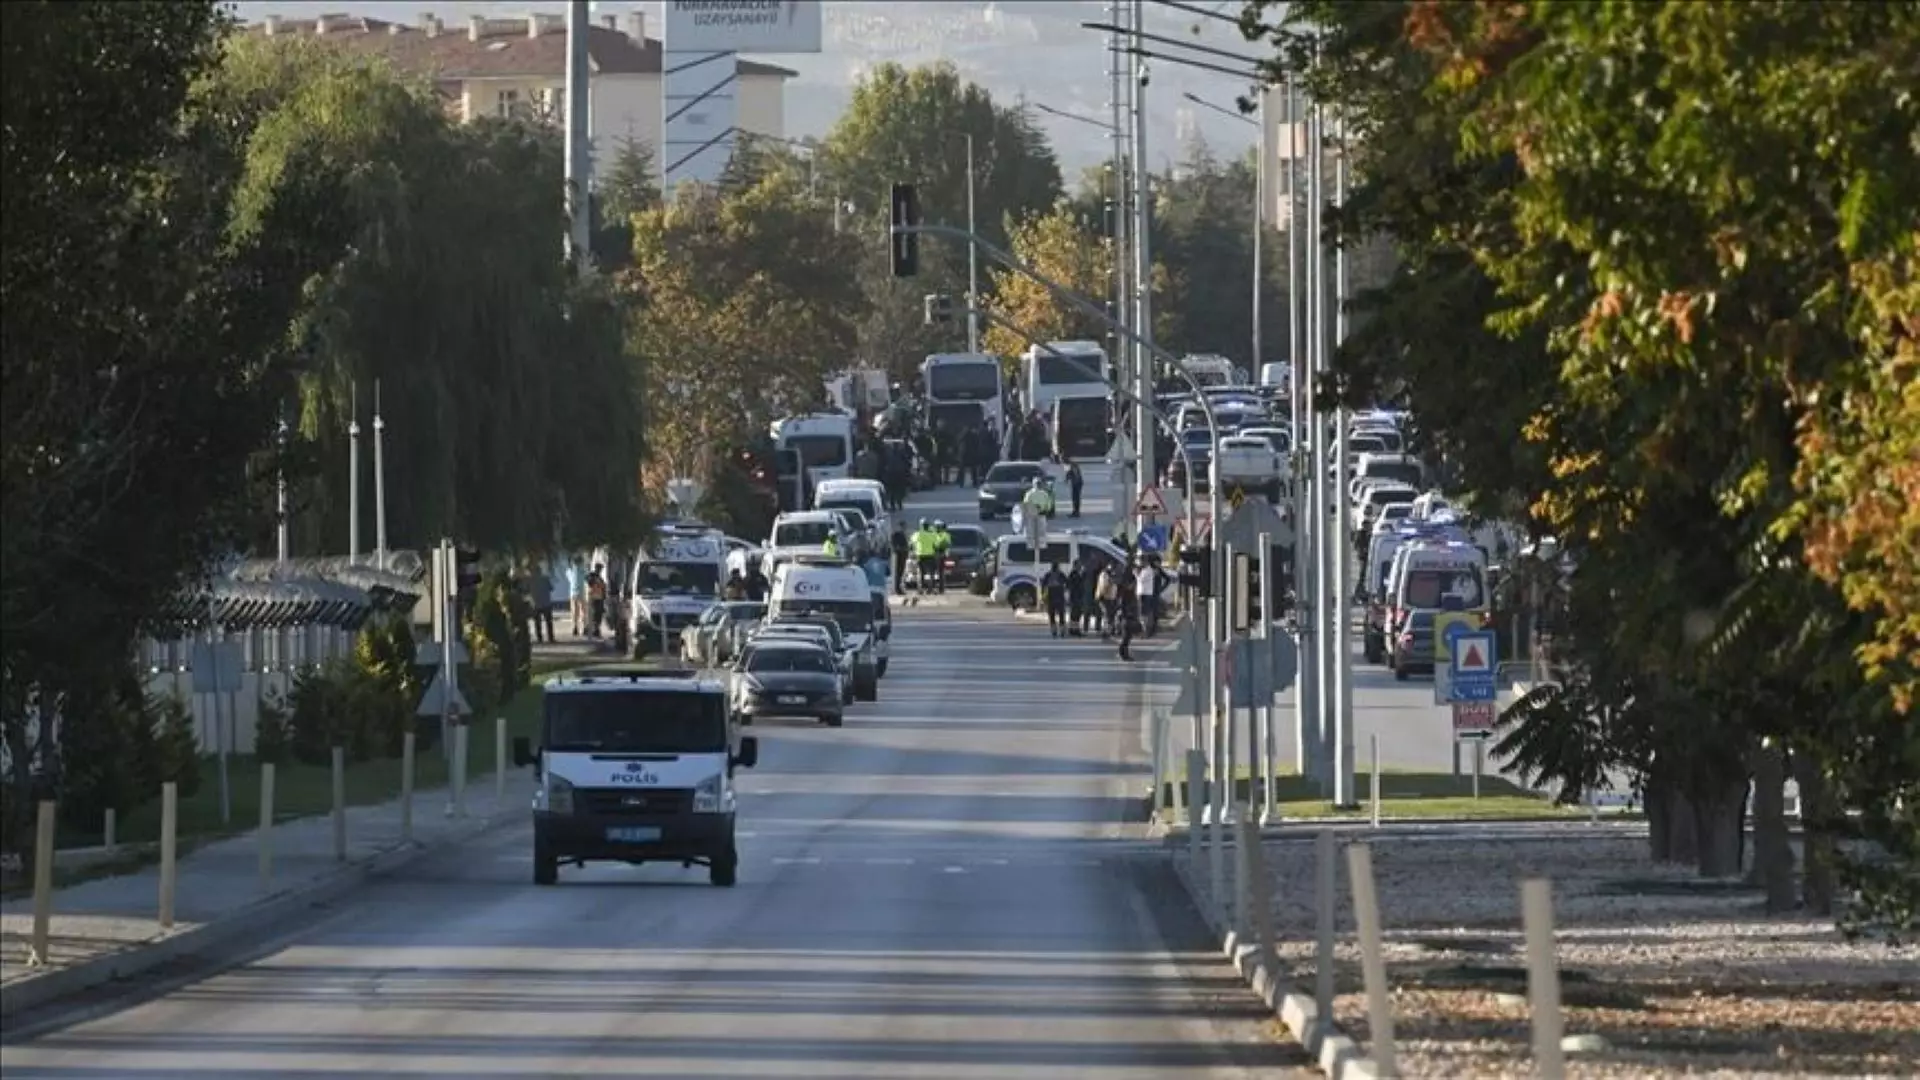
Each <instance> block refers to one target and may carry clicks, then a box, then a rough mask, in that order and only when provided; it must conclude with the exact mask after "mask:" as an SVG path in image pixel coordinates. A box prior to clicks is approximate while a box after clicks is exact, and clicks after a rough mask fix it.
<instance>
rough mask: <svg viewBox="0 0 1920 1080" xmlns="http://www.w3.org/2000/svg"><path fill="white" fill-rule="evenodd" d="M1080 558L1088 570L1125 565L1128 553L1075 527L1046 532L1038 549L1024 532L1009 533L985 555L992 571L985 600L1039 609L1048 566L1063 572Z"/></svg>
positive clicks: (1017, 609)
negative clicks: (1041, 590)
mask: <svg viewBox="0 0 1920 1080" xmlns="http://www.w3.org/2000/svg"><path fill="white" fill-rule="evenodd" d="M1079 562H1084V563H1085V564H1086V566H1087V569H1088V571H1089V572H1090V573H1098V572H1100V571H1102V570H1105V569H1106V568H1107V567H1108V566H1110V565H1113V564H1116V563H1117V564H1119V565H1122V566H1124V565H1126V562H1127V553H1126V552H1124V551H1121V550H1120V549H1119V548H1118V547H1117V546H1115V545H1114V544H1113V543H1112V542H1111V541H1108V540H1103V539H1101V538H1100V537H1097V536H1089V535H1087V534H1086V533H1083V532H1081V531H1079V530H1077V529H1068V530H1066V531H1064V532H1050V533H1048V534H1046V536H1045V537H1044V538H1043V539H1042V541H1041V548H1040V550H1039V551H1037V552H1036V551H1035V550H1034V549H1033V545H1032V544H1031V543H1029V542H1028V540H1027V538H1026V537H1025V536H1023V535H1020V534H1018V533H1009V534H1007V535H1005V536H1002V537H1000V538H998V539H997V540H995V541H994V543H993V551H992V554H991V555H989V556H988V559H987V566H986V570H987V572H988V573H990V574H992V575H993V590H992V592H991V593H989V594H988V600H989V601H990V602H992V603H995V604H1006V605H1007V606H1009V607H1011V608H1013V609H1014V610H1016V611H1040V610H1042V608H1041V605H1040V579H1041V578H1043V577H1045V576H1046V573H1047V569H1048V568H1049V567H1050V566H1052V565H1053V564H1054V563H1059V564H1060V570H1061V572H1062V573H1065V572H1068V571H1070V570H1072V569H1073V566H1074V564H1075V563H1079Z"/></svg>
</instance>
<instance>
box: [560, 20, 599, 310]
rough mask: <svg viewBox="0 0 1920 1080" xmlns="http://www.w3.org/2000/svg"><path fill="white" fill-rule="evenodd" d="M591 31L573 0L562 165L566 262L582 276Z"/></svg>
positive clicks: (588, 251) (588, 221)
mask: <svg viewBox="0 0 1920 1080" xmlns="http://www.w3.org/2000/svg"><path fill="white" fill-rule="evenodd" d="M592 30H593V26H592V21H591V16H590V14H589V12H588V10H587V0H572V3H569V4H568V5H567V82H566V95H567V147H566V157H565V161H564V164H565V166H566V182H567V260H568V261H569V262H570V263H572V264H573V266H574V267H575V268H576V269H577V270H578V272H580V273H583V274H584V273H585V272H586V270H587V267H588V265H589V264H590V262H591V260H592V253H593V236H592V217H591V210H590V202H589V196H588V192H589V191H590V190H592V178H593V158H592V156H591V155H590V153H589V151H588V144H589V141H590V139H591V137H592V136H591V133H590V129H589V123H588V115H589V113H588V110H589V109H591V108H592V103H591V99H590V97H589V92H588V85H589V84H588V80H589V79H590V78H591V77H592V76H591V71H592V65H591V64H589V63H588V60H587V35H588V34H590V33H592Z"/></svg>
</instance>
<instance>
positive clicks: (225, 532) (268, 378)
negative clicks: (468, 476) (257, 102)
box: [0, 2, 350, 826]
mask: <svg viewBox="0 0 1920 1080" xmlns="http://www.w3.org/2000/svg"><path fill="white" fill-rule="evenodd" d="M225 27H226V19H225V16H224V15H223V14H222V13H221V11H220V9H219V6H218V5H216V4H213V3H200V2H180V3H171V2H169V3H112V4H108V3H87V2H79V3H58V4H55V3H38V2H28V3H19V4H10V5H7V6H6V7H5V8H4V9H0V68H3V69H4V78H5V85H6V91H7V93H6V98H5V101H4V103H0V110H3V112H0V120H3V122H0V131H3V132H4V143H3V144H0V156H4V158H5V161H4V162H3V163H0V169H3V170H4V173H3V174H0V294H3V295H4V296H5V314H4V318H3V319H0V337H3V338H4V345H3V346H0V365H4V382H5V385H6V393H5V394H4V395H0V446H3V447H4V453H3V455H0V461H3V464H0V468H3V470H4V484H3V485H0V514H4V517H5V520H6V522H7V525H6V528H5V529H4V530H0V551H3V552H4V559H3V560H0V565H3V566H4V570H3V571H0V577H3V579H4V584H3V585H0V653H4V658H3V660H0V667H3V669H4V671H5V676H6V677H5V680H4V684H5V689H4V697H3V698H0V719H3V720H4V725H5V728H4V734H5V740H6V745H7V750H8V752H9V755H10V760H11V775H10V776H9V777H8V778H7V779H8V789H9V791H10V792H12V793H15V794H24V793H26V792H28V791H29V790H30V788H31V783H32V777H33V773H34V771H35V770H36V768H37V767H44V768H45V769H46V770H48V772H49V773H50V774H51V773H56V772H57V771H58V763H57V760H56V759H55V757H54V755H53V753H52V751H53V746H52V741H51V737H52V733H53V732H54V731H55V730H56V728H55V726H54V725H51V724H40V725H37V726H35V727H34V730H36V731H37V732H38V736H37V743H36V742H35V741H34V740H33V738H32V737H31V736H30V734H29V724H28V717H29V715H30V713H31V712H32V711H33V710H34V709H36V708H37V709H38V711H39V715H41V716H43V717H44V716H51V715H60V716H61V718H62V723H61V724H60V725H59V726H58V729H57V730H59V731H61V732H63V733H64V734H63V735H62V738H70V739H72V740H73V741H74V743H75V745H79V744H83V743H86V742H87V741H88V740H87V739H86V738H84V737H83V734H82V733H81V732H79V731H78V730H77V729H78V728H79V727H80V726H83V725H86V724H89V723H96V722H102V715H101V713H99V712H97V711H88V710H84V709H73V710H69V709H68V708H67V705H66V702H67V701H68V700H69V698H70V696H71V695H72V694H73V693H74V692H75V691H76V690H78V689H80V688H82V687H86V686H104V685H111V684H113V683H114V682H115V681H116V680H117V679H118V678H119V677H120V676H121V675H122V674H123V673H124V672H125V670H126V667H127V665H128V662H129V657H130V656H131V653H132V649H133V643H134V642H135V641H136V640H137V637H138V635H139V634H140V633H141V632H142V631H143V630H145V629H147V628H148V627H149V625H150V623H151V620H152V619H153V617H154V615H155V613H156V612H158V611H159V610H160V609H161V607H162V605H163V604H164V603H165V602H166V601H168V600H170V599H171V598H172V597H173V596H174V595H176V594H177V593H178V592H179V591H180V590H181V589H182V588H183V587H184V586H186V585H187V584H188V583H190V582H191V581H193V580H194V579H196V578H197V577H199V576H200V575H201V574H202V573H203V571H204V570H205V568H206V567H207V565H208V564H209V563H210V562H211V561H212V560H213V559H214V558H216V557H217V556H219V555H221V554H224V553H225V552H228V551H231V550H233V549H234V548H235V547H236V546H239V544H240V543H241V542H242V540H243V537H244V536H245V535H246V534H247V532H248V526H249V525H250V524H251V523H252V521H253V520H254V512H255V511H256V510H257V509H258V508H260V507H262V506H267V505H270V503H269V502H268V501H267V500H266V499H265V498H262V496H263V495H265V492H264V490H262V489H261V488H258V487H255V486H253V485H252V484H250V483H249V479H250V478H249V468H248V467H249V464H250V458H251V456H252V455H253V454H254V453H255V452H256V450H257V449H258V448H260V447H262V446H264V445H267V444H268V442H269V439H270V434H271V431H272V426H273V414H274V404H275V403H276V402H277V401H280V400H283V399H284V398H285V397H286V396H287V395H288V393H289V392H290V390H291V378H292V375H293V371H294V362H295V359H296V357H297V350H296V349H295V348H294V345H295V342H294V340H293V339H292V338H291V337H290V335H289V334H288V327H289V325H290V324H291V323H292V322H293V321H294V317H295V314H296V312H297V311H298V310H299V308H300V305H301V304H302V303H303V301H304V289H305V287H306V285H307V283H308V282H309V281H310V280H311V279H312V277H313V276H314V275H315V274H316V273H317V272H319V271H320V270H322V269H323V268H324V267H325V266H327V265H328V264H330V263H331V262H333V261H334V260H335V259H337V258H338V257H339V253H340V252H341V251H342V249H343V246H344V244H345V242H346V240H347V239H348V237H349V235H350V234H349V231H348V228H347V221H346V215H345V212H344V208H345V205H346V200H345V195H344V191H343V188H342V183H343V180H344V175H343V173H344V170H343V169H342V168H341V167H340V163H337V162H333V161H327V160H320V159H316V158H313V157H311V156H308V155H304V154H301V153H297V152H295V153H290V154H286V155H283V156H280V157H278V158H277V159H276V162H275V166H276V167H273V168H264V169H260V170H255V171H254V172H253V173H252V174H251V175H243V174H242V172H241V171H240V170H238V169H236V168H234V167H233V163H234V162H235V161H236V160H238V158H239V157H240V156H241V155H240V153H239V148H240V147H241V146H243V145H244V144H245V143H246V142H247V139H248V132H247V130H246V128H245V125H244V120H245V115H244V114H241V113H237V112H234V111H230V110H228V111H223V110H222V109H220V108H216V107H211V106H210V105H208V104H207V103H204V102H201V103H196V104H194V106H193V107H192V108H191V109H189V108H188V105H189V100H190V88H191V86H192V85H193V84H194V82H195V81H196V80H198V79H200V78H202V77H203V76H204V75H205V74H206V73H207V72H208V71H210V70H211V69H212V67H213V66H214V64H215V63H216V62H217V60H218V56H219V44H220V40H221V36H222V34H223V33H224V32H225ZM263 154H264V151H263ZM95 741H97V740H95ZM146 794H147V793H146V792H138V793H136V796H135V797H139V796H144V795H146ZM28 805H30V800H28V799H23V798H13V797H10V798H9V799H8V809H9V814H8V818H9V825H10V826H17V825H18V823H19V817H20V814H21V813H22V812H23V808H24V807H25V806H28Z"/></svg>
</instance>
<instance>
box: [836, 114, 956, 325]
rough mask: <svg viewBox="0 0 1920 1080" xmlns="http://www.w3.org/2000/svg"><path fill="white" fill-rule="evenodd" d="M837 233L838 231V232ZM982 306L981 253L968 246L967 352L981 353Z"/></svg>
mask: <svg viewBox="0 0 1920 1080" xmlns="http://www.w3.org/2000/svg"><path fill="white" fill-rule="evenodd" d="M966 138H967V231H968V232H970V233H976V234H977V233H978V232H979V230H978V229H976V228H975V227H974V221H973V184H974V180H973V133H972V132H967V134H966ZM836 231H837V230H836ZM979 306H980V253H979V252H978V251H975V250H974V248H973V245H971V244H969V245H967V351H968V352H970V353H977V352H979V351H980V317H979V316H978V315H975V314H974V313H973V312H974V310H975V309H976V308H978V307H979Z"/></svg>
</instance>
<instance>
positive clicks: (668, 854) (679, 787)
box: [513, 668, 760, 887]
mask: <svg viewBox="0 0 1920 1080" xmlns="http://www.w3.org/2000/svg"><path fill="white" fill-rule="evenodd" d="M540 708H541V715H540V746H539V748H538V749H535V748H534V747H533V746H532V743H531V740H529V739H527V738H526V737H524V736H522V737H520V738H517V739H515V740H514V742H513V760H514V763H515V764H517V765H520V766H522V767H526V766H532V767H533V768H534V769H535V770H536V772H535V775H536V776H537V777H538V778H539V786H538V787H537V788H536V789H535V790H534V796H533V881H534V884H536V885H552V884H553V883H554V882H556V881H558V880H559V876H560V864H561V863H563V862H566V863H572V864H574V865H576V866H584V865H586V864H587V863H588V862H596V861H605V862H624V863H629V864H635V865H637V864H640V863H645V862H677V863H680V864H682V865H685V866H692V865H694V864H695V863H699V864H703V865H705V866H706V867H707V880H709V881H711V882H712V883H713V884H715V885H719V886H722V887H730V886H732V885H733V883H734V879H735V876H736V874H737V872H738V868H739V865H740V856H739V852H738V850H737V848H736V847H735V846H734V828H733V825H734V786H733V770H734V769H735V767H740V768H747V769H751V768H753V766H754V764H755V763H756V762H757V761H758V760H759V757H760V746H759V742H758V741H757V740H755V739H753V738H751V737H746V738H739V737H738V736H737V735H736V732H735V730H734V729H733V728H732V726H731V724H730V722H729V721H728V718H727V691H726V687H725V686H724V685H722V684H721V683H720V682H719V681H717V680H714V679H709V678H704V677H702V676H701V675H700V674H699V673H698V672H693V671H680V672H668V671H657V670H652V669H639V668H600V669H595V670H591V671H588V672H585V673H582V674H579V675H569V676H562V677H560V678H556V679H553V680H551V681H549V682H548V683H547V685H546V689H545V690H543V691H542V692H541V695H540ZM736 742H737V743H738V746H737V748H736V747H735V745H734V744H735V743H736Z"/></svg>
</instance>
